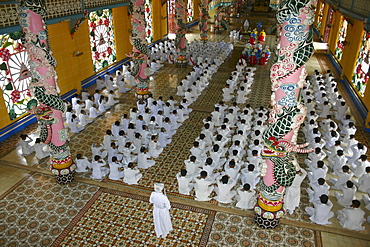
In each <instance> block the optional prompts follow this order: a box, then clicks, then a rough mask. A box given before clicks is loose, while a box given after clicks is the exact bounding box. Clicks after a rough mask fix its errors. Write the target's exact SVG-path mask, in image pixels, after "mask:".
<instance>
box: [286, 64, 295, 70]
mask: <svg viewBox="0 0 370 247" xmlns="http://www.w3.org/2000/svg"><path fill="white" fill-rule="evenodd" d="M285 68H286V70H288V71H293V70H294V68H295V64H294V63H288V64H286V65H285Z"/></svg>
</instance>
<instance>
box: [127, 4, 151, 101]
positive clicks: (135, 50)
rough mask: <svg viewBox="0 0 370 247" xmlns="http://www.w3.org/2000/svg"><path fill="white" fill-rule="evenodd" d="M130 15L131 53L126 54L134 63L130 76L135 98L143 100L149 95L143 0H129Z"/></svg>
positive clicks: (147, 53) (147, 52) (148, 69)
mask: <svg viewBox="0 0 370 247" xmlns="http://www.w3.org/2000/svg"><path fill="white" fill-rule="evenodd" d="M130 14H131V24H132V32H131V37H130V42H131V45H132V52H131V53H130V54H127V56H128V57H131V59H132V61H133V62H134V67H133V69H132V71H131V74H132V75H133V76H134V77H135V81H136V96H137V98H138V99H145V98H147V96H148V95H149V75H150V68H149V67H148V63H147V61H148V57H149V50H148V47H147V45H148V44H147V41H146V32H145V26H146V21H145V2H144V0H131V3H130Z"/></svg>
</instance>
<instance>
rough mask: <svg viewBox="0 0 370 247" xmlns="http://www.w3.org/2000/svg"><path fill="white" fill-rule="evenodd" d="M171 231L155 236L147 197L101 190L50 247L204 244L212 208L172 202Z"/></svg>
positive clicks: (212, 217)
mask: <svg viewBox="0 0 370 247" xmlns="http://www.w3.org/2000/svg"><path fill="white" fill-rule="evenodd" d="M171 207H172V208H171V210H170V214H171V221H172V226H173V231H171V232H170V233H169V235H168V236H167V237H166V238H165V239H162V238H157V237H156V235H155V231H154V224H153V217H152V210H153V209H152V205H151V204H150V203H149V198H147V197H142V196H137V195H132V194H128V193H123V192H117V191H112V190H106V189H101V190H99V192H98V193H96V194H95V195H94V197H93V198H92V199H91V200H90V201H89V202H88V203H87V204H86V206H85V207H84V209H83V210H82V211H81V212H80V213H79V214H78V215H77V216H76V217H75V218H74V219H73V220H72V222H71V224H69V225H68V226H67V227H66V229H65V230H64V231H63V233H62V234H61V235H60V236H59V237H58V238H57V239H56V240H55V241H54V243H53V244H52V246H60V245H62V246H87V245H90V246H94V244H95V245H102V244H104V245H110V246H178V245H182V246H184V245H188V246H205V245H206V243H207V239H208V236H209V234H210V231H211V226H212V223H213V219H214V216H215V212H214V211H210V210H205V209H199V208H194V207H191V206H184V205H180V204H176V203H171Z"/></svg>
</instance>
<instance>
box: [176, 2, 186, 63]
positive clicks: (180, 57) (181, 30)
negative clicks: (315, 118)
mask: <svg viewBox="0 0 370 247" xmlns="http://www.w3.org/2000/svg"><path fill="white" fill-rule="evenodd" d="M175 6H176V39H175V44H176V49H177V65H178V66H180V67H183V66H186V64H187V59H186V38H185V34H186V31H187V29H188V27H187V26H186V24H185V18H186V15H185V2H184V0H177V1H176V3H175Z"/></svg>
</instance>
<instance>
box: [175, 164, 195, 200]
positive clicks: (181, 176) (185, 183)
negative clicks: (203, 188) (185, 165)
mask: <svg viewBox="0 0 370 247" xmlns="http://www.w3.org/2000/svg"><path fill="white" fill-rule="evenodd" d="M176 179H177V183H178V185H179V193H180V194H183V195H189V193H190V191H191V190H192V189H193V186H194V185H193V184H192V183H190V182H191V181H192V180H193V178H192V177H191V176H189V175H188V174H187V171H186V169H181V171H180V172H179V173H177V174H176Z"/></svg>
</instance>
